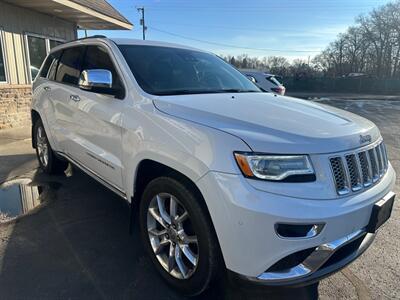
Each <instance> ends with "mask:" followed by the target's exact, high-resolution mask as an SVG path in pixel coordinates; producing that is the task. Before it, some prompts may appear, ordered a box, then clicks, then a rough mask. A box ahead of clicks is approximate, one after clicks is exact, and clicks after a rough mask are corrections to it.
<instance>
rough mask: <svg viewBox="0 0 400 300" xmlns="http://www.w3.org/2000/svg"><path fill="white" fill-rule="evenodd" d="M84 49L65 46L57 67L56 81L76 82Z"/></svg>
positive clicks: (74, 83)
mask: <svg viewBox="0 0 400 300" xmlns="http://www.w3.org/2000/svg"><path fill="white" fill-rule="evenodd" d="M84 51H85V47H73V48H67V49H65V50H64V51H63V53H62V55H61V59H60V62H59V64H58V68H57V76H56V80H57V81H59V82H63V83H67V84H72V85H77V84H78V81H79V75H80V73H81V64H82V60H83V55H84Z"/></svg>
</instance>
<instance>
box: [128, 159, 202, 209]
mask: <svg viewBox="0 0 400 300" xmlns="http://www.w3.org/2000/svg"><path fill="white" fill-rule="evenodd" d="M162 176H167V177H172V178H174V179H176V180H178V181H182V182H184V183H185V184H188V185H190V186H191V187H193V188H194V189H195V190H196V192H198V194H199V195H200V196H201V198H202V199H203V202H204V203H205V200H204V196H203V195H202V193H201V191H200V189H199V188H198V187H197V185H196V183H195V181H194V180H193V179H192V176H190V175H189V174H185V173H184V171H183V170H177V169H176V168H174V167H172V166H169V165H167V164H165V163H161V162H159V161H156V160H153V159H148V158H145V159H143V160H141V161H140V162H139V164H138V165H137V168H136V170H135V172H134V182H133V199H135V200H136V201H138V200H139V199H140V197H141V195H142V192H143V190H144V189H145V188H146V185H147V184H148V183H149V182H150V181H151V180H153V179H155V178H158V177H162Z"/></svg>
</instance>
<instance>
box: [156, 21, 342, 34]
mask: <svg viewBox="0 0 400 300" xmlns="http://www.w3.org/2000/svg"><path fill="white" fill-rule="evenodd" d="M152 23H153V24H160V25H171V26H178V27H194V28H202V29H205V30H209V29H210V28H213V29H225V30H228V31H245V32H248V31H258V32H285V33H293V32H295V33H309V34H315V35H324V36H325V35H326V34H327V32H318V31H311V30H298V29H291V28H286V29H282V28H268V29H265V28H262V29H260V28H249V27H232V26H223V25H210V24H207V25H198V24H187V23H179V24H178V23H170V22H159V21H153V22H152ZM332 33H333V34H335V33H334V32H332Z"/></svg>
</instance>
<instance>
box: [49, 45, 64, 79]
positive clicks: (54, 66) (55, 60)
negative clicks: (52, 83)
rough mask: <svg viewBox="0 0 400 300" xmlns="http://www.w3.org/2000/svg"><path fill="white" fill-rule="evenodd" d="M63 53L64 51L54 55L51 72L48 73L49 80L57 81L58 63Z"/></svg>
mask: <svg viewBox="0 0 400 300" xmlns="http://www.w3.org/2000/svg"><path fill="white" fill-rule="evenodd" d="M61 53H62V50H60V51H57V52H55V53H53V54H52V57H53V59H52V61H51V64H50V68H49V72H48V73H47V78H48V79H50V80H55V78H56V74H57V67H58V62H59V60H60V57H61Z"/></svg>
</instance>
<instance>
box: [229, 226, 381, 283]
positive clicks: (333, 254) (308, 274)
mask: <svg viewBox="0 0 400 300" xmlns="http://www.w3.org/2000/svg"><path fill="white" fill-rule="evenodd" d="M374 238H375V234H373V233H366V232H365V231H364V230H357V231H356V232H353V233H351V234H349V235H347V236H345V237H343V238H341V239H338V240H336V241H333V242H330V243H327V244H323V245H320V246H318V247H316V248H315V250H314V251H313V252H312V253H311V254H310V255H309V256H308V257H307V258H306V259H304V261H302V262H301V263H299V264H297V265H295V266H293V267H291V268H287V269H284V270H281V271H277V272H274V271H271V272H264V273H262V274H261V275H259V276H258V277H248V276H243V275H240V274H235V273H232V272H231V273H230V276H231V278H235V280H240V281H242V282H246V284H248V285H252V284H256V285H264V286H287V285H290V286H292V287H297V286H304V285H310V284H312V283H314V282H316V281H319V280H321V279H323V278H325V277H327V276H329V275H331V274H333V273H335V272H337V271H339V270H340V269H342V268H344V267H345V266H347V265H348V264H350V263H351V262H353V261H354V260H355V259H356V258H358V257H359V256H360V255H361V254H363V253H364V252H365V250H367V249H368V247H369V246H370V245H371V244H372V242H373V240H374ZM353 243H354V245H351V244H353ZM350 245H351V246H350ZM345 247H348V248H349V249H347V251H342V253H339V252H340V251H341V250H343V249H344V248H345Z"/></svg>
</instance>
